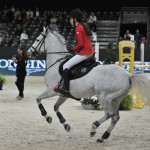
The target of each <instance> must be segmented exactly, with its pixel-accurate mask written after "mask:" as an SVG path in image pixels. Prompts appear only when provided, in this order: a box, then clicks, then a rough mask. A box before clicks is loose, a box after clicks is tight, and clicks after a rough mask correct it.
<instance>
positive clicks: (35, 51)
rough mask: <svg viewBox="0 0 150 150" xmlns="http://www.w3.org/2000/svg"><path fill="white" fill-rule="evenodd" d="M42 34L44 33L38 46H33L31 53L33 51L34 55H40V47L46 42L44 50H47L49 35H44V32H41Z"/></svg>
mask: <svg viewBox="0 0 150 150" xmlns="http://www.w3.org/2000/svg"><path fill="white" fill-rule="evenodd" d="M40 35H42V37H43V38H42V40H41V41H40V42H39V43H38V45H37V46H36V47H33V46H31V49H30V50H31V53H32V55H33V56H36V55H38V54H39V51H40V49H41V47H42V44H43V43H44V51H45V38H46V36H47V35H44V34H42V33H41V34H40ZM32 49H33V50H34V51H32Z"/></svg>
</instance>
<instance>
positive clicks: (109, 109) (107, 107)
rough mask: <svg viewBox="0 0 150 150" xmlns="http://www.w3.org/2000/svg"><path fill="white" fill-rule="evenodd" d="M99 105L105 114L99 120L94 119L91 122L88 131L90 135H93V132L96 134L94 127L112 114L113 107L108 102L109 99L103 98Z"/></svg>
mask: <svg viewBox="0 0 150 150" xmlns="http://www.w3.org/2000/svg"><path fill="white" fill-rule="evenodd" d="M101 106H102V109H103V110H104V112H105V115H104V116H103V117H102V118H100V119H99V120H96V121H95V122H94V123H93V124H92V127H91V132H90V136H91V137H93V136H94V135H95V134H96V129H97V128H98V127H99V126H100V125H101V124H102V123H103V122H105V121H106V120H108V119H109V118H111V117H112V114H113V108H112V106H111V104H110V101H109V100H106V98H105V100H104V98H103V101H101Z"/></svg>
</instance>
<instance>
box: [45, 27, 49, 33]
mask: <svg viewBox="0 0 150 150" xmlns="http://www.w3.org/2000/svg"><path fill="white" fill-rule="evenodd" d="M48 30H49V27H48V26H47V27H46V29H45V33H46V34H47V33H48Z"/></svg>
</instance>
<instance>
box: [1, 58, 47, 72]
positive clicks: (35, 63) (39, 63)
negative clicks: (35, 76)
mask: <svg viewBox="0 0 150 150" xmlns="http://www.w3.org/2000/svg"><path fill="white" fill-rule="evenodd" d="M12 62H13V60H11V59H0V69H8V71H13V72H15V71H16V64H14V67H13V66H12V65H11V63H12ZM45 68H46V63H45V60H28V61H27V66H26V70H27V75H30V74H32V73H36V72H43V71H45Z"/></svg>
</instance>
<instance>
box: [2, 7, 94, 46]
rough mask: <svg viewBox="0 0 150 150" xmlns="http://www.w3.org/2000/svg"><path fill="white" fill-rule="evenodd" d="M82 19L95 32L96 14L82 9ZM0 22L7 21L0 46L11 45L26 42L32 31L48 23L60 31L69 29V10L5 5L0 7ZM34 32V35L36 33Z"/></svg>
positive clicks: (31, 35) (40, 29)
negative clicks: (54, 25) (46, 9)
mask: <svg viewBox="0 0 150 150" xmlns="http://www.w3.org/2000/svg"><path fill="white" fill-rule="evenodd" d="M83 14H84V21H86V22H87V23H88V24H89V26H90V28H91V30H92V31H93V32H96V21H97V16H96V15H95V13H94V12H86V11H85V10H83ZM0 22H1V23H7V25H8V29H7V31H6V32H5V33H4V35H3V36H2V39H1V42H0V46H2V47H3V46H13V45H14V44H15V46H16V45H18V44H20V43H22V41H23V42H25V43H28V41H29V40H30V39H33V40H34V39H35V36H34V37H33V32H34V31H37V32H38V33H40V32H41V31H42V30H43V28H44V27H45V26H47V25H49V24H51V23H52V24H56V25H57V26H58V28H59V31H60V32H63V29H64V27H65V28H66V29H67V31H69V30H70V28H71V25H70V22H69V12H67V11H40V10H39V8H38V7H35V10H31V9H27V10H26V9H20V8H17V7H14V6H11V7H8V6H7V5H5V6H4V7H3V8H1V9H0ZM38 33H36V35H37V34H38Z"/></svg>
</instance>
